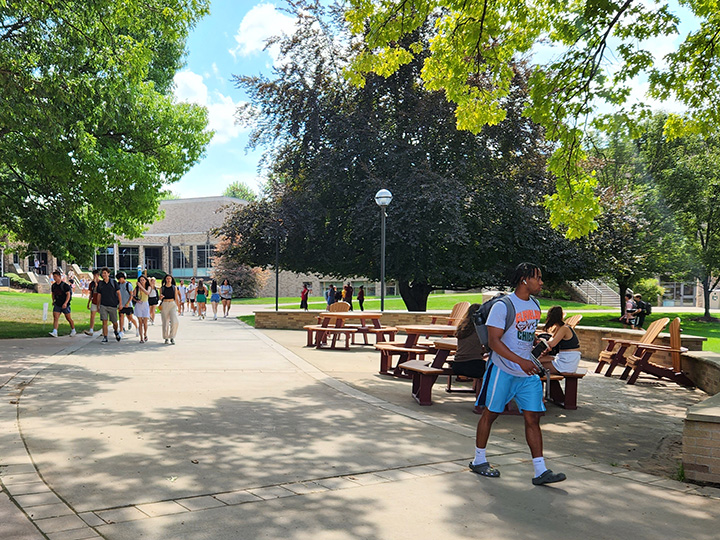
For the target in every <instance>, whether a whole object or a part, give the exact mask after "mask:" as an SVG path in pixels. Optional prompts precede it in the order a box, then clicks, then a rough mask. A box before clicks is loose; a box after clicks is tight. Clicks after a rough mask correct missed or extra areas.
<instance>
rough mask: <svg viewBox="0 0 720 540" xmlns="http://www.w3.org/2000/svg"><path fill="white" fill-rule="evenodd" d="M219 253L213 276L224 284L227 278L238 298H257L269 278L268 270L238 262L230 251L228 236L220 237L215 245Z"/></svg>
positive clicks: (214, 262) (214, 264)
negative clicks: (231, 255) (230, 255)
mask: <svg viewBox="0 0 720 540" xmlns="http://www.w3.org/2000/svg"><path fill="white" fill-rule="evenodd" d="M215 250H216V253H217V255H216V256H215V258H214V259H213V268H212V278H213V279H214V280H216V281H217V283H218V285H222V283H223V281H224V280H225V279H227V280H228V281H229V282H230V286H231V287H232V288H233V296H234V297H236V298H257V296H258V293H259V292H260V289H262V288H263V287H264V286H265V283H266V282H267V280H268V274H267V272H263V271H262V270H261V269H260V268H251V267H249V266H247V265H244V264H237V263H236V262H235V261H234V260H232V258H230V257H229V256H228V253H231V252H232V249H231V246H230V245H229V242H228V240H227V239H226V238H223V239H220V241H219V242H218V243H217V245H216V246H215Z"/></svg>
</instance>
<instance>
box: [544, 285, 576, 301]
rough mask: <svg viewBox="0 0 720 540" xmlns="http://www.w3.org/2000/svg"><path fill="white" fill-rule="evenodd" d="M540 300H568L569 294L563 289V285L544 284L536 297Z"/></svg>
mask: <svg viewBox="0 0 720 540" xmlns="http://www.w3.org/2000/svg"><path fill="white" fill-rule="evenodd" d="M538 296H540V298H554V299H556V300H570V293H569V292H568V291H567V290H566V289H565V285H564V284H559V285H555V284H549V285H548V284H544V285H543V288H542V291H541V292H540V294H539V295H538Z"/></svg>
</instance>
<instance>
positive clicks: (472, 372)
mask: <svg viewBox="0 0 720 540" xmlns="http://www.w3.org/2000/svg"><path fill="white" fill-rule="evenodd" d="M485 364H486V363H485V360H466V361H465V362H453V365H452V370H453V373H454V374H455V375H462V376H463V377H471V378H473V379H482V378H483V375H485Z"/></svg>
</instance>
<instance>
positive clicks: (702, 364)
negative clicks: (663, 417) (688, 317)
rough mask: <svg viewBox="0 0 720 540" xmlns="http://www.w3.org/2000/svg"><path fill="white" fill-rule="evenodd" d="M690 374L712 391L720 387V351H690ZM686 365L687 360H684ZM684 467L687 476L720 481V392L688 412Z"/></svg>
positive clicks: (716, 482)
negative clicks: (719, 352)
mask: <svg viewBox="0 0 720 540" xmlns="http://www.w3.org/2000/svg"><path fill="white" fill-rule="evenodd" d="M685 360H687V361H688V364H687V365H688V367H689V369H690V373H689V374H690V377H691V378H692V379H693V380H696V381H702V383H703V384H704V385H706V387H705V388H703V387H701V386H700V382H698V386H699V387H700V388H702V389H703V390H705V391H706V392H709V391H711V390H714V391H715V392H717V390H718V388H720V354H718V353H711V352H705V353H699V352H698V353H690V354H688V355H687V358H683V362H684V361H685ZM683 366H685V363H683ZM682 462H683V469H684V470H685V478H687V479H688V480H692V481H694V482H710V483H713V484H720V393H716V394H715V395H714V396H712V397H709V398H707V399H706V400H705V401H703V402H702V403H698V404H697V405H693V406H692V407H690V408H689V409H688V412H687V415H686V416H685V427H684V429H683V457H682Z"/></svg>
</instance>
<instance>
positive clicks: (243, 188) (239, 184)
mask: <svg viewBox="0 0 720 540" xmlns="http://www.w3.org/2000/svg"><path fill="white" fill-rule="evenodd" d="M223 195H225V196H226V197H235V198H236V199H242V200H244V201H248V202H252V201H255V200H257V194H256V193H255V192H254V191H253V190H252V189H250V186H248V185H247V184H246V183H245V182H243V181H242V180H237V181H235V182H233V183H232V184H230V185H229V186H228V187H226V188H225V191H223Z"/></svg>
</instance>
